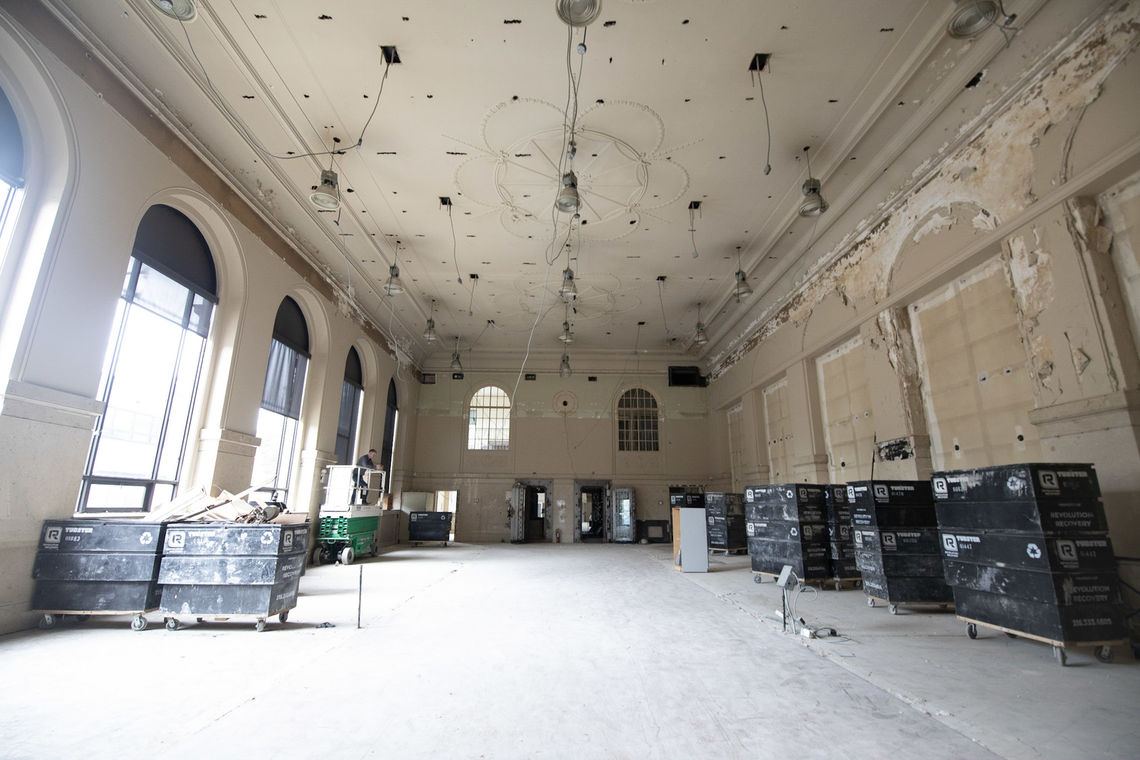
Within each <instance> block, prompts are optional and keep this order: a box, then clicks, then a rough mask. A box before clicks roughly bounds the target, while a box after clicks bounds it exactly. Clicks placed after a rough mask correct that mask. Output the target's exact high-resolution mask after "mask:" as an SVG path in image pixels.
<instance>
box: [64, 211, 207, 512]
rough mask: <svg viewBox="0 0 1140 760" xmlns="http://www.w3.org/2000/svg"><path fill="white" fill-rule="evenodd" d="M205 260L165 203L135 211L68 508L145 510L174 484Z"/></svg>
mask: <svg viewBox="0 0 1140 760" xmlns="http://www.w3.org/2000/svg"><path fill="white" fill-rule="evenodd" d="M216 291H217V282H216V277H215V271H214V261H213V258H212V256H211V255H210V251H209V248H208V247H207V245H206V241H205V239H204V238H203V237H202V235H201V233H200V232H199V231H198V229H197V227H195V226H194V224H193V222H191V221H190V220H189V219H187V218H186V217H185V216H184V215H183V214H181V213H180V212H178V211H176V210H175V209H172V208H170V207H169V206H153V207H152V208H151V209H149V210H148V211H147V213H146V214H145V215H144V216H143V219H142V222H141V223H140V224H139V230H138V233H137V235H136V237H135V245H134V250H133V253H132V256H131V259H130V264H129V266H128V269H127V275H126V278H125V280H124V282H123V290H122V294H121V297H120V298H119V303H118V306H117V308H116V311H115V319H114V323H113V325H114V326H113V329H112V332H111V335H112V338H111V341H110V343H109V344H108V346H107V353H106V356H105V358H104V361H103V374H102V379H101V382H100V391H99V393H100V398H101V399H102V401H103V402H104V404H105V405H106V406H105V408H104V411H103V414H102V415H100V417H99V419H98V420H97V421H96V424H95V430H94V435H93V437H92V441H91V448H90V450H89V453H88V457H87V466H86V468H85V470H84V475H83V484H82V487H81V489H80V494H79V503H78V505H77V510H78V511H81V512H106V511H116V510H127V511H146V510H149V509H150V508H151V507H153V506H154V505H157V504H162V503H165V502H167V501H170V500H171V499H172V498H173V497H174V494H175V492H176V491H177V488H178V482H179V478H180V476H181V473H182V463H183V458H184V456H185V453H186V444H187V439H188V436H189V433H190V420H191V418H192V413H193V409H194V402H195V399H196V398H197V393H198V385H199V381H200V378H201V373H202V362H203V358H204V356H205V351H206V338H207V336H208V335H209V331H210V319H211V316H212V314H213V308H214V304H215V302H216V300H217V297H216V295H215V294H216Z"/></svg>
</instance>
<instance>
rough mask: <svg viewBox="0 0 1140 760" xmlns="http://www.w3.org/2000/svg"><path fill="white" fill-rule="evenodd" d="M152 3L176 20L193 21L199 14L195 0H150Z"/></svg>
mask: <svg viewBox="0 0 1140 760" xmlns="http://www.w3.org/2000/svg"><path fill="white" fill-rule="evenodd" d="M150 4H151V5H153V6H154V7H155V8H157V9H158V10H159V12H161V13H163V14H165V15H167V16H170V17H171V18H172V19H174V20H176V21H193V20H194V17H195V16H197V15H198V12H197V11H196V10H195V9H194V0H150Z"/></svg>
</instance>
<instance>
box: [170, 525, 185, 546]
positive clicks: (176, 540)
mask: <svg viewBox="0 0 1140 760" xmlns="http://www.w3.org/2000/svg"><path fill="white" fill-rule="evenodd" d="M166 545H167V546H168V547H170V548H171V549H182V548H184V547H185V546H186V531H184V530H172V531H170V532H169V533H167V534H166Z"/></svg>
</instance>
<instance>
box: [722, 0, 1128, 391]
mask: <svg viewBox="0 0 1140 760" xmlns="http://www.w3.org/2000/svg"><path fill="white" fill-rule="evenodd" d="M1135 14H1136V11H1135V8H1133V7H1132V4H1130V3H1125V4H1123V5H1121V6H1119V7H1118V9H1117V10H1116V12H1115V13H1113V14H1111V15H1109V16H1107V17H1106V18H1103V19H1101V20H1100V21H1099V22H1098V23H1096V24H1094V25H1092V26H1091V27H1090V28H1089V29H1088V30H1087V31H1085V32H1084V33H1083V34H1081V36H1080V37H1078V38H1077V39H1076V40H1075V41H1074V42H1072V43H1071V44H1070V45H1069V46H1068V47H1067V48H1066V49H1065V51H1064V52H1063V53H1062V54H1061V55H1060V56H1059V58H1058V63H1057V65H1056V66H1055V67H1053V68H1052V69H1051V70H1049V71H1046V72H1042V73H1041V74H1039V75H1037V77H1036V78H1035V79H1034V80H1033V81H1032V82H1031V83H1030V84H1029V85H1028V86H1027V87H1025V88H1024V90H1023V91H1022V92H1021V93H1020V95H1018V96H1017V97H1016V98H1015V99H1014V100H1013V101H1012V102H1011V103H1009V104H1008V105H1006V106H1005V108H1004V110H1002V111H1001V112H1000V113H998V114H997V115H996V116H995V117H994V118H993V119H992V121H990V122H989V123H988V124H979V123H978V121H980V120H981V119H983V118H985V117H988V116H989V114H988V113H987V114H983V115H981V116H980V117H979V119H978V120H975V121H974V122H972V123H970V124H967V125H964V126H963V127H962V131H961V134H963V135H965V134H969V133H970V131H971V130H975V131H976V134H974V136H973V137H972V138H971V139H969V140H968V141H967V142H965V144H963V145H962V146H961V147H959V148H958V149H957V150H956V151H955V152H954V153H953V154H952V155H951V156H948V157H946V156H935V157H932V158H931V159H930V160H929V161H927V162H926V163H924V164H923V165H922V166H920V167H919V168H918V169H917V170H916V171H915V172H914V174H913V175H912V178H913V182H912V187H911V188H910V189H908V190H906V191H900V192H899V193H898V194H896V195H895V196H893V197H891V198H889V199H887V201H885V202H884V204H883V205H882V207H881V208H882V209H883V211H882V213H886V214H887V215H886V216H885V217H884V218H883V219H882V220H881V221H879V222H878V223H873V221H872V220H871V219H866V220H864V221H862V222H860V223H859V224H857V225H856V226H855V228H854V230H853V231H852V233H850V234H849V235H848V236H846V237H845V238H844V239H843V240H841V241H840V242H839V243H838V245H836V246H835V247H834V248H833V249H832V250H831V251H830V252H828V253H827V254H825V255H824V256H822V257H821V258H820V260H819V261H818V262H817V263H816V264H815V265H814V266H812V267H810V268H809V269H808V270H807V272H806V273H805V274H804V275H803V276H802V277H801V278H800V279H799V281H798V282H797V283H796V286H795V289H794V291H793V292H792V294H791V295H790V296H789V297H788V299H787V300H786V301H784V302H782V303H779V304H776V305H773V306H771V307H769V308H768V309H765V310H764V311H763V312H762V313H760V314H758V315H757V317H756V318H755V319H754V320H752V321H751V323H750V324H749V325H748V328H747V330H746V331H745V332H744V333H743V334H742V335H741V337H740V338H739V339H738V340H737V341H736V342H735V343H734V344H730V345H729V348H728V349H727V350H726V351H724V352H722V353H721V354H719V355H717V356H714V357H712V362H711V363H712V371H711V372H710V379H712V380H715V379H717V378H719V377H720V376H721V375H723V374H724V373H725V372H727V371H728V370H729V369H730V368H731V367H733V366H734V365H735V364H737V363H738V362H739V361H741V359H743V358H744V356H746V355H747V354H748V353H750V352H751V351H752V350H753V349H755V348H756V346H758V345H759V344H760V343H762V342H763V341H764V340H765V339H766V338H768V337H770V336H771V335H772V334H773V333H774V332H775V331H776V330H778V329H779V328H780V327H782V326H784V325H785V324H788V323H789V322H792V323H796V324H798V323H802V322H803V321H804V319H805V318H806V316H807V315H808V314H810V313H811V311H812V310H813V309H814V308H815V307H816V306H817V305H818V304H819V303H820V302H822V301H823V299H825V298H826V297H828V296H829V295H830V294H831V293H833V292H835V291H837V290H842V291H843V292H844V293H845V295H846V297H847V298H848V299H852V300H854V299H861V298H870V299H871V301H872V302H873V303H878V302H880V301H882V300H883V299H884V298H886V296H887V295H888V291H889V286H890V275H891V273H892V271H893V268H894V265H895V263H896V259H897V258H898V255H899V253H900V252H901V251H902V250H903V246H904V244H905V243H907V242H908V241H909V240H910V239H911V237H912V235H915V234H919V233H917V232H913V231H914V230H916V228H917V227H918V225H919V223H920V222H922V221H924V220H929V219H931V218H933V216H934V215H935V213H936V212H937V211H938V210H939V209H945V208H948V207H950V206H952V205H953V204H963V205H966V206H968V207H971V208H977V209H984V211H981V212H980V213H981V214H983V215H985V214H988V215H989V221H988V222H984V223H985V224H988V225H989V227H988V228H989V229H997V227H998V225H999V224H1001V222H1002V220H1006V219H1011V218H1013V217H1015V216H1017V215H1018V214H1019V213H1021V212H1022V211H1024V210H1025V209H1026V208H1028V207H1029V206H1030V205H1032V204H1033V203H1034V202H1035V200H1036V198H1035V196H1034V195H1033V193H1032V190H1031V187H1032V181H1033V176H1034V172H1035V170H1036V167H1037V155H1036V152H1035V148H1034V145H1035V144H1040V137H1041V135H1043V134H1044V133H1045V132H1046V131H1047V130H1048V129H1049V128H1050V127H1051V126H1053V125H1054V124H1056V123H1059V122H1060V121H1062V120H1064V119H1065V118H1066V117H1067V116H1069V115H1070V114H1071V113H1073V112H1074V111H1076V110H1077V109H1082V108H1085V107H1086V106H1088V105H1089V104H1090V103H1092V102H1093V101H1095V100H1096V98H1097V97H1098V96H1099V95H1100V92H1101V86H1102V85H1103V83H1104V81H1105V80H1106V79H1107V78H1108V76H1109V74H1111V73H1112V71H1113V70H1114V69H1115V68H1116V67H1117V65H1118V64H1119V63H1120V62H1121V61H1123V60H1124V58H1125V57H1126V56H1127V55H1128V54H1129V53H1130V52H1131V51H1132V50H1133V49H1134V48H1135V47H1136V45H1137V42H1138V40H1140V24H1138V23H1137V21H1136V20H1135ZM964 167H972V168H973V171H963V168H964ZM973 223H974V224H975V226H977V225H978V224H979V221H978V218H977V217H976V216H975V217H974V222H973ZM1050 287H1051V281H1050ZM1035 366H1036V365H1035ZM1037 369H1039V370H1044V366H1041V367H1037ZM1050 373H1051V370H1050Z"/></svg>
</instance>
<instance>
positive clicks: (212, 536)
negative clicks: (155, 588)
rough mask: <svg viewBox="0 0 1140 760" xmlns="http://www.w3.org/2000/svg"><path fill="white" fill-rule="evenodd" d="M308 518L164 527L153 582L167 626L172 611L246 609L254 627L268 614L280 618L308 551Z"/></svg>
mask: <svg viewBox="0 0 1140 760" xmlns="http://www.w3.org/2000/svg"><path fill="white" fill-rule="evenodd" d="M308 546H309V524H308V523H302V524H299V525H275V524H267V525H248V524H245V523H226V522H219V523H194V524H189V523H184V524H174V525H171V526H170V527H169V528H168V529H167V531H166V541H165V543H164V548H163V556H162V563H161V566H160V568H159V573H158V582H159V583H160V584H161V585H162V602H161V609H162V614H163V616H164V617H165V618H166V627H167V629H169V630H176V629H177V628H178V627H179V622H178V619H177V617H175V616H176V615H187V616H190V615H193V616H198V619H199V622H201V621H202V620H204V619H205V618H206V617H214V618H229V617H234V616H242V615H248V616H252V617H254V618H255V620H256V627H257V630H259V631H260V630H263V629H264V628H265V620H266V618H269V617H271V616H273V615H277V617H278V619H279V620H280V621H281V622H282V623H284V622H285V621H286V619H287V618H288V617H289V610H291V609H293V607H295V606H296V604H297V589H298V584H299V583H300V579H301V571H302V570H303V569H304V567H305V561H306V559H307V557H308V554H307V552H308Z"/></svg>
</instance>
